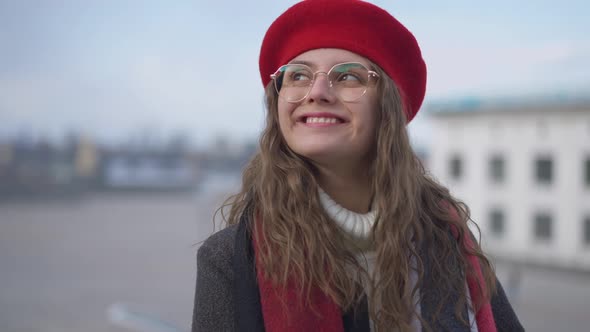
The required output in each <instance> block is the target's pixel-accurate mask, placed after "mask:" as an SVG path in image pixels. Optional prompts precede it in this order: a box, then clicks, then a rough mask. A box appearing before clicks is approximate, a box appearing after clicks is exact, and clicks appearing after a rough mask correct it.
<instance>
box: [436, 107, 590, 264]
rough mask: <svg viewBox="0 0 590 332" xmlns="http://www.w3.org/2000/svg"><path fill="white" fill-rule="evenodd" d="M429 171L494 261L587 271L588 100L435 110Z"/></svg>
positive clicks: (589, 238)
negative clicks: (463, 209)
mask: <svg viewBox="0 0 590 332" xmlns="http://www.w3.org/2000/svg"><path fill="white" fill-rule="evenodd" d="M431 114H432V131H433V132H432V137H433V138H435V139H433V140H432V143H431V145H430V149H429V151H430V158H429V162H430V163H429V166H430V169H431V170H432V173H433V174H434V175H435V176H436V177H437V178H438V179H439V180H440V181H442V182H443V183H444V184H445V185H447V186H448V187H449V188H450V189H451V191H452V193H453V194H454V195H455V196H456V197H458V198H459V199H462V200H463V201H465V202H466V203H467V205H468V206H469V208H470V209H471V213H472V219H473V220H474V221H475V222H476V223H477V224H478V225H479V227H480V228H481V235H482V243H483V245H484V247H485V248H486V249H488V251H489V252H490V253H492V254H494V255H496V256H497V257H499V258H503V259H506V260H511V261H517V262H522V263H536V264H544V265H551V266H559V267H567V268H572V269H580V270H587V271H590V102H589V101H588V100H587V99H574V100H568V99H565V100H543V99H542V98H541V99H540V100H539V99H537V100H529V101H526V100H516V101H515V100H512V101H503V102H500V101H495V102H494V101H487V102H486V101H473V100H472V101H467V102H463V103H461V102H459V103H455V104H452V103H447V104H441V105H433V106H432V107H431Z"/></svg>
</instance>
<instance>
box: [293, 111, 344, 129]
mask: <svg viewBox="0 0 590 332" xmlns="http://www.w3.org/2000/svg"><path fill="white" fill-rule="evenodd" d="M299 121H300V122H302V123H304V124H305V125H306V126H311V127H326V126H332V125H337V124H341V123H344V122H345V121H344V120H343V119H341V118H339V117H336V116H334V115H332V114H310V115H307V116H303V117H301V118H300V119H299Z"/></svg>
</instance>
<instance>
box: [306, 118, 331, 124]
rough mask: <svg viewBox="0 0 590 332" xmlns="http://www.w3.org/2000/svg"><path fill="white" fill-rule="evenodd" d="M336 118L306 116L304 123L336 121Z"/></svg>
mask: <svg viewBox="0 0 590 332" xmlns="http://www.w3.org/2000/svg"><path fill="white" fill-rule="evenodd" d="M337 122H338V120H336V118H316V117H307V119H306V120H305V123H337Z"/></svg>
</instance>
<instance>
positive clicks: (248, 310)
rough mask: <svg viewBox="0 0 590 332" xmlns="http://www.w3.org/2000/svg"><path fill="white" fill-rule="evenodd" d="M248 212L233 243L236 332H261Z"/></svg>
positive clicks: (261, 325)
mask: <svg viewBox="0 0 590 332" xmlns="http://www.w3.org/2000/svg"><path fill="white" fill-rule="evenodd" d="M248 215H249V213H248V211H245V212H244V213H243V214H242V217H241V219H240V223H239V224H238V229H237V232H236V238H235V243H234V257H233V265H234V275H235V276H236V277H235V278H234V295H235V296H234V310H235V311H234V312H235V326H236V330H237V331H248V332H250V331H251V332H263V331H264V321H263V318H262V310H261V307H260V294H259V292H258V284H257V282H256V269H255V264H254V250H253V248H252V241H251V238H252V237H251V235H250V231H249V220H248V219H249V218H248Z"/></svg>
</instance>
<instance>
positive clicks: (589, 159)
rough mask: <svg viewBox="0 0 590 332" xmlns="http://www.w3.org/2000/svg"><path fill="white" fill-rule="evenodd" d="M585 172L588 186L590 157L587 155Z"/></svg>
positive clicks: (589, 185) (589, 184)
mask: <svg viewBox="0 0 590 332" xmlns="http://www.w3.org/2000/svg"><path fill="white" fill-rule="evenodd" d="M584 173H585V176H584V177H585V182H586V187H590V157H586V160H585V161H584Z"/></svg>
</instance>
